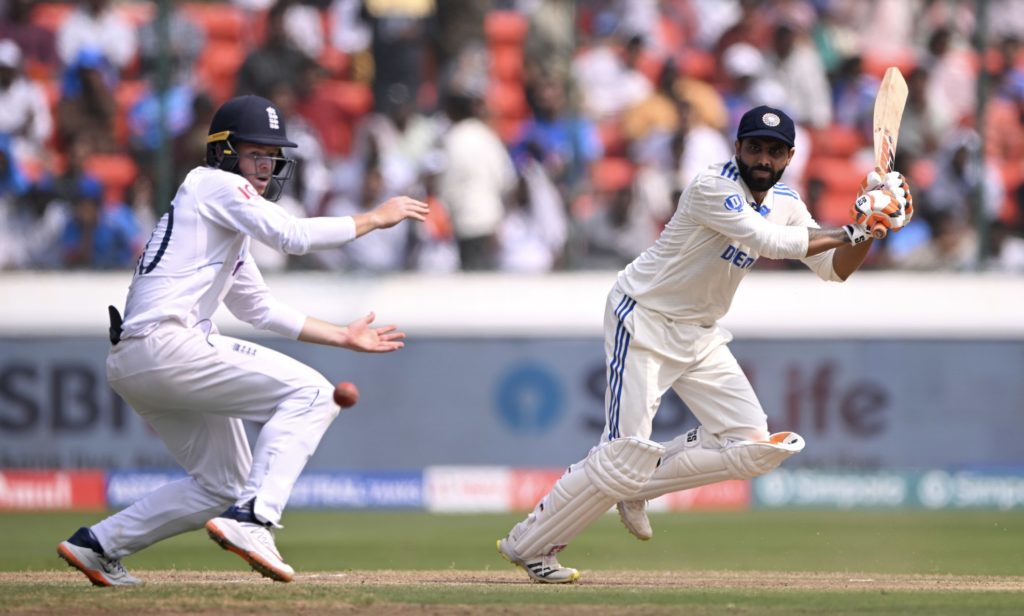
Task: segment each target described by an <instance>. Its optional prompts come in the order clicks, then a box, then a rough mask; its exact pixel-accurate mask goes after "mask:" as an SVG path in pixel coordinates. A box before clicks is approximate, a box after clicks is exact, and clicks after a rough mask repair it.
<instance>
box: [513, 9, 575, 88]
mask: <svg viewBox="0 0 1024 616" xmlns="http://www.w3.org/2000/svg"><path fill="white" fill-rule="evenodd" d="M575 14H576V7H575V4H574V3H573V2H572V0H538V1H537V2H535V3H534V6H533V7H532V8H531V9H530V10H529V11H528V13H527V18H528V20H529V30H528V31H527V34H526V42H525V43H524V46H523V65H524V71H525V73H526V80H527V81H533V80H535V79H539V78H541V77H542V76H543V75H545V74H547V75H568V74H569V73H570V66H571V64H572V57H573V55H575V53H576V29H575V26H576V21H575Z"/></svg>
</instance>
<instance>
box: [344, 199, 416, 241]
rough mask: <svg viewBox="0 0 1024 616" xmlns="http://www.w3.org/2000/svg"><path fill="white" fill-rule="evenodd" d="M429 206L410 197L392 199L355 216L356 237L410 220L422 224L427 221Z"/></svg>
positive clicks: (353, 217)
mask: <svg viewBox="0 0 1024 616" xmlns="http://www.w3.org/2000/svg"><path fill="white" fill-rule="evenodd" d="M429 211H430V206H428V205H427V204H426V203H423V202H422V201H417V200H415V199H413V198H411V197H405V196H402V197H392V198H390V199H388V200H387V201H385V202H384V203H381V204H380V205H378V206H377V207H375V208H373V209H372V210H370V211H369V212H366V213H365V214H355V215H354V216H352V219H353V220H354V221H355V223H356V237H360V236H362V235H366V234H367V233H369V232H370V231H373V230H374V229H387V228H388V227H393V226H395V225H397V224H398V223H400V222H402V221H403V220H405V219H406V218H412V219H415V220H418V221H420V222H423V221H424V220H426V219H427V213H428V212H429Z"/></svg>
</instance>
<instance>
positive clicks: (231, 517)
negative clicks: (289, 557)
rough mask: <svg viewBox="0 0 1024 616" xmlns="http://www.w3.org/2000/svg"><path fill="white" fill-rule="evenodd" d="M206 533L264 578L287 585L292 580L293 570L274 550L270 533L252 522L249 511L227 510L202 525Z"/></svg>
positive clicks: (252, 516)
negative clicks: (204, 525)
mask: <svg viewBox="0 0 1024 616" xmlns="http://www.w3.org/2000/svg"><path fill="white" fill-rule="evenodd" d="M206 532H207V533H208V534H209V535H210V539H213V540H214V541H215V542H216V543H217V545H219V546H220V547H222V548H224V549H225V550H228V551H230V552H234V553H235V554H238V555H239V556H241V557H242V559H243V560H245V562H247V563H249V566H250V567H252V568H253V569H254V570H255V571H257V572H259V573H260V574H261V575H263V576H264V577H268V578H270V579H272V580H274V581H276V582H291V581H292V578H293V577H295V569H292V567H291V566H290V565H289V564H288V563H286V562H284V558H282V557H281V553H280V552H278V551H277V546H276V545H275V544H274V534H273V532H271V530H270V528H269V527H267V526H266V525H264V524H262V523H260V522H259V521H258V520H257V519H256V517H255V516H254V515H253V514H252V510H251V508H250V509H248V510H247V509H245V508H244V507H243V508H239V507H231V508H229V509H228V510H227V511H225V512H224V513H222V514H221V515H219V516H217V517H216V518H213V519H212V520H210V521H209V522H207V523H206Z"/></svg>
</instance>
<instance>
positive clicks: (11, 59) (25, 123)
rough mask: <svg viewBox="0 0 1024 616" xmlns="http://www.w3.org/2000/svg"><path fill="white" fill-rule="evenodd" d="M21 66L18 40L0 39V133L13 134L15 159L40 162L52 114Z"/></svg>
mask: <svg viewBox="0 0 1024 616" xmlns="http://www.w3.org/2000/svg"><path fill="white" fill-rule="evenodd" d="M21 66H22V56H21V50H20V49H19V48H18V44H17V43H15V42H14V41H12V40H10V39H3V40H0V134H5V135H9V136H10V137H11V138H13V140H14V141H13V151H14V157H15V158H16V159H17V160H19V161H26V160H34V161H39V162H41V161H42V160H43V159H44V158H46V151H45V147H46V141H47V140H48V139H49V138H50V135H51V134H53V118H52V116H51V115H50V105H49V102H48V101H47V100H46V94H45V93H44V92H43V89H42V88H41V87H40V86H39V84H37V83H35V82H34V81H32V80H30V79H28V78H26V77H25V76H24V75H23V74H22V71H21Z"/></svg>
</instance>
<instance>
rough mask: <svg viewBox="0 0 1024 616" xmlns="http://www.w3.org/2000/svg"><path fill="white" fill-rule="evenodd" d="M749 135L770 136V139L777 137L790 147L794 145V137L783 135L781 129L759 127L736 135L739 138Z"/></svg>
mask: <svg viewBox="0 0 1024 616" xmlns="http://www.w3.org/2000/svg"><path fill="white" fill-rule="evenodd" d="M748 137H768V138H770V139H777V140H779V141H781V142H782V143H785V144H786V145H788V146H789V147H793V145H794V144H793V140H792V139H790V138H789V137H787V136H786V135H783V134H782V133H780V132H779V131H776V130H772V129H770V128H758V129H756V130H751V131H747V132H745V133H743V134H742V135H737V136H736V138H737V139H746V138H748Z"/></svg>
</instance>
